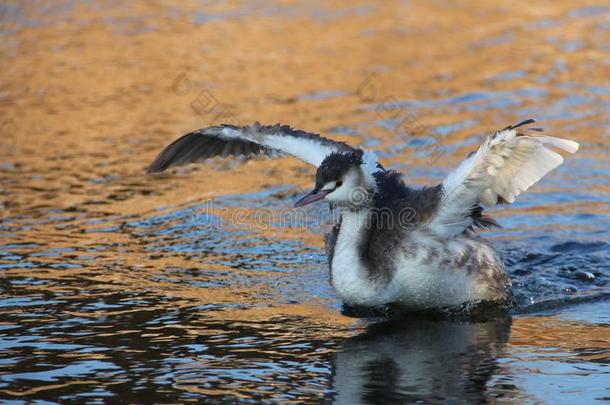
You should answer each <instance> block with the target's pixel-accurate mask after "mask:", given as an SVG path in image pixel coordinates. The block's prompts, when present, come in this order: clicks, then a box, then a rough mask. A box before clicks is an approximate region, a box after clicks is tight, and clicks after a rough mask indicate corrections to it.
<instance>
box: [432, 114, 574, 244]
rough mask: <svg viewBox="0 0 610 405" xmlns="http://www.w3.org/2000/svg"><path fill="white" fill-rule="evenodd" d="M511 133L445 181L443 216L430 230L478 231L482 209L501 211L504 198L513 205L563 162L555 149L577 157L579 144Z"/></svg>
mask: <svg viewBox="0 0 610 405" xmlns="http://www.w3.org/2000/svg"><path fill="white" fill-rule="evenodd" d="M515 128H516V126H515V127H508V128H506V129H504V130H502V131H498V132H496V133H495V134H494V135H492V136H490V137H488V138H487V139H486V140H485V142H484V143H483V144H482V145H481V146H480V147H479V149H478V151H477V152H476V153H475V154H473V155H472V156H470V157H469V158H468V159H466V160H465V161H464V162H462V164H461V165H460V166H459V167H458V168H457V169H455V170H454V171H453V172H451V173H450V174H449V175H448V176H447V178H446V179H445V180H444V181H443V196H442V198H441V201H440V205H439V208H438V213H437V215H435V216H434V217H433V218H432V220H431V221H430V222H429V224H428V227H429V228H430V229H432V230H434V231H435V232H438V233H439V234H444V235H456V234H459V233H462V232H463V231H464V229H466V228H467V227H468V226H470V225H472V223H473V220H472V218H471V216H470V212H471V210H472V207H473V206H474V205H476V204H483V205H486V206H493V205H495V204H496V203H497V202H498V200H499V198H501V199H503V200H504V201H506V202H508V203H512V202H514V201H515V198H516V197H517V196H518V195H519V194H521V193H522V192H524V191H525V190H527V189H528V188H530V187H531V186H532V185H533V184H535V183H536V182H537V181H538V180H540V179H541V178H542V177H544V176H545V175H546V174H547V173H548V172H550V171H551V170H553V169H554V168H556V167H557V166H559V165H560V164H561V163H562V162H563V157H561V155H559V154H558V153H556V152H554V151H552V150H551V149H549V148H548V146H554V147H557V148H560V149H563V150H565V151H566V152H569V153H574V152H576V151H577V150H578V143H576V142H574V141H570V140H567V139H561V138H554V137H551V136H542V135H539V134H536V133H534V131H527V130H526V131H525V134H523V133H517V130H515Z"/></svg>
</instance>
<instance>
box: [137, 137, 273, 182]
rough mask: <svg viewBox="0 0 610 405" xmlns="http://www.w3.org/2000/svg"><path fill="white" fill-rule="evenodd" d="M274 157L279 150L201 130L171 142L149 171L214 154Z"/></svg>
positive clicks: (207, 157)
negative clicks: (204, 132) (226, 138)
mask: <svg viewBox="0 0 610 405" xmlns="http://www.w3.org/2000/svg"><path fill="white" fill-rule="evenodd" d="M261 154H264V155H267V156H270V157H273V156H275V155H277V154H278V151H274V150H273V149H270V148H266V147H264V146H262V145H259V144H257V143H254V142H252V141H249V140H247V139H240V140H230V141H227V140H224V139H222V138H221V137H219V136H206V135H203V134H202V132H201V131H195V132H191V133H190V134H186V135H184V136H182V137H180V138H178V139H176V140H175V141H174V142H172V143H170V144H169V145H168V146H167V147H165V149H163V150H162V151H161V153H159V155H158V156H157V157H156V158H155V160H154V161H153V162H152V163H151V164H150V166H149V167H148V173H156V172H162V171H164V170H166V169H167V168H169V167H170V166H177V165H184V164H187V163H197V162H202V161H204V160H206V159H209V158H212V157H214V156H223V157H226V156H253V155H261Z"/></svg>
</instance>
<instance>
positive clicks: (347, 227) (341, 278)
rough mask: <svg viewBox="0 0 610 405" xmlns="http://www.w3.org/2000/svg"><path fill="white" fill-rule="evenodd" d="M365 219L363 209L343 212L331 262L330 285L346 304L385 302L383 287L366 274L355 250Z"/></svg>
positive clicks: (365, 225) (363, 228)
mask: <svg viewBox="0 0 610 405" xmlns="http://www.w3.org/2000/svg"><path fill="white" fill-rule="evenodd" d="M367 221H368V211H367V210H366V209H363V210H359V211H347V212H345V213H343V215H342V221H341V229H340V231H339V235H338V236H337V243H336V244H335V251H334V255H333V261H332V265H331V273H332V274H331V277H332V286H333V288H334V289H335V290H336V291H337V293H338V294H339V296H341V298H342V299H343V300H344V301H345V302H346V303H348V304H351V305H362V306H379V305H383V304H385V303H387V302H388V301H387V299H388V297H387V291H385V289H380V286H378V285H376V284H375V283H374V282H373V281H371V280H369V279H368V278H367V274H366V270H365V268H364V266H363V264H362V261H361V259H360V254H359V252H358V244H359V241H360V238H361V236H362V233H363V232H364V231H366V229H367Z"/></svg>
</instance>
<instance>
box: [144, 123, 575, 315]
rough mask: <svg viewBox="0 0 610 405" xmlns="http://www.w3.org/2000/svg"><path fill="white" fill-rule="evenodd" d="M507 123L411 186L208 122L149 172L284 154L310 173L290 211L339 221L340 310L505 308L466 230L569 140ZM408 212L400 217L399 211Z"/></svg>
mask: <svg viewBox="0 0 610 405" xmlns="http://www.w3.org/2000/svg"><path fill="white" fill-rule="evenodd" d="M533 122H535V121H534V120H527V121H523V122H521V123H519V124H517V125H512V126H508V127H506V128H504V129H502V130H500V131H497V132H496V133H494V134H493V135H491V136H489V137H487V139H486V140H485V142H484V143H483V144H482V145H481V146H480V147H479V149H478V150H477V151H476V152H473V153H471V154H470V155H469V156H468V158H467V159H466V160H465V161H463V162H462V163H461V164H460V165H459V166H458V167H457V168H456V169H455V170H453V171H452V172H451V173H449V175H448V176H447V177H446V178H445V180H443V182H442V183H441V184H438V185H436V186H431V187H423V188H412V187H409V186H407V185H405V183H404V182H403V180H402V177H401V175H400V174H399V173H398V172H396V171H394V170H386V169H384V168H383V166H382V165H381V164H380V163H379V162H378V161H377V158H376V157H375V155H374V153H372V152H370V151H364V150H361V149H358V148H354V147H351V146H349V145H347V144H345V143H343V142H335V141H332V140H330V139H327V138H323V137H321V136H319V135H316V134H312V133H308V132H305V131H300V130H295V129H292V128H290V127H289V126H285V125H279V124H278V125H273V126H262V125H260V124H258V123H257V124H254V125H251V126H245V127H238V126H233V125H220V126H213V127H209V128H205V129H200V130H198V131H195V132H192V133H189V134H187V135H184V136H183V137H181V138H179V139H177V140H176V141H174V142H173V143H171V144H170V145H168V146H167V147H166V148H165V149H164V150H163V151H162V152H161V153H160V154H159V156H158V157H157V158H156V159H155V160H154V161H153V162H152V163H151V165H150V167H149V168H148V171H149V172H160V171H163V170H165V169H167V168H168V167H170V166H173V165H179V164H186V163H191V162H201V161H203V160H205V159H207V158H211V157H214V156H240V155H243V156H251V155H256V154H265V155H268V156H276V155H283V154H288V155H292V156H295V157H297V158H299V159H301V160H303V161H305V162H307V163H310V164H312V165H314V166H316V167H317V173H316V179H315V187H314V189H313V190H312V191H311V192H310V193H309V194H307V195H306V196H305V197H303V198H302V199H300V200H299V201H297V202H296V204H295V206H297V207H298V206H303V205H306V204H310V203H313V202H316V201H324V202H328V203H331V204H333V205H334V206H337V207H340V209H341V218H340V221H339V222H338V223H337V224H336V225H335V226H334V228H333V229H332V231H331V232H330V233H329V234H327V235H326V238H325V242H326V252H327V255H328V263H329V267H330V281H331V284H332V286H333V287H334V289H335V290H336V292H337V293H338V294H339V296H340V297H341V298H342V299H343V300H344V302H345V303H346V304H348V305H352V306H364V307H378V306H382V305H386V304H393V305H397V306H399V307H402V308H405V309H409V310H420V309H430V308H441V307H453V306H458V305H461V304H466V303H471V302H481V301H487V302H497V303H503V302H506V301H507V300H508V299H509V298H510V296H511V288H510V280H509V278H508V276H507V275H506V273H505V272H504V267H503V264H502V262H501V260H500V259H499V258H498V256H497V255H496V253H495V251H494V249H493V247H492V246H491V244H490V243H489V242H488V241H486V240H484V239H482V238H481V237H479V236H478V235H476V233H475V232H474V230H475V229H476V228H489V227H493V226H497V224H496V222H495V221H494V220H493V219H491V218H490V217H488V216H485V215H483V208H482V206H483V205H485V206H493V205H496V204H500V203H512V202H513V201H515V198H516V197H517V196H518V195H519V194H520V193H521V192H523V191H525V190H527V189H528V188H529V187H530V186H532V185H533V184H534V183H536V182H537V181H538V180H540V179H541V178H542V177H543V176H544V175H545V174H547V173H548V172H549V171H551V170H552V169H554V168H556V167H557V166H559V165H560V164H561V163H562V162H563V158H562V157H561V155H559V154H558V153H556V152H554V151H552V150H551V149H550V148H549V146H551V147H557V148H561V149H563V150H565V151H567V152H569V153H574V152H576V151H577V150H578V144H577V143H576V142H573V141H570V140H565V139H560V138H554V137H550V136H545V135H543V134H541V133H540V130H539V129H538V128H528V127H527V126H528V125H529V124H531V123H533ZM405 213H408V215H405Z"/></svg>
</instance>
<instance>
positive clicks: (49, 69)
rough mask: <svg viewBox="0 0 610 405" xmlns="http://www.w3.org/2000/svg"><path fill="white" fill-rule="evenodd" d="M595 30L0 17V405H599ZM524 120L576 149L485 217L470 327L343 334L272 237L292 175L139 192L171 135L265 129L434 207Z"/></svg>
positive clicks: (411, 10)
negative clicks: (479, 315)
mask: <svg viewBox="0 0 610 405" xmlns="http://www.w3.org/2000/svg"><path fill="white" fill-rule="evenodd" d="M609 17H610V9H609V8H608V7H607V6H605V5H603V4H601V3H596V2H595V1H591V2H589V1H584V2H582V3H581V4H580V5H578V6H577V5H574V4H573V3H572V2H568V1H557V2H553V3H548V4H538V5H536V7H533V6H532V5H531V4H530V3H528V2H522V4H511V5H510V6H508V5H506V6H502V5H498V4H497V3H496V2H486V1H484V2H478V3H477V5H476V6H473V5H472V4H470V3H468V4H466V3H464V4H461V3H453V2H434V3H430V2H400V3H386V2H378V3H373V4H371V3H366V4H365V3H357V2H356V3H354V2H329V3H327V2H300V3H299V2H297V3H283V2H278V3H269V2H264V3H263V2H229V3H225V4H222V5H218V4H214V3H208V2H199V1H185V2H180V3H175V4H172V3H170V2H165V1H160V2H146V1H134V2H129V3H128V4H127V5H125V4H119V3H116V2H112V1H100V2H89V1H76V0H72V1H67V0H66V1H52V2H51V1H8V2H4V3H3V4H2V5H0V36H1V38H2V41H0V55H1V57H0V71H1V72H2V73H1V74H0V132H1V137H0V157H1V161H0V207H1V209H2V217H1V222H0V272H1V273H2V277H1V278H0V397H1V398H2V399H3V400H13V401H21V402H29V401H35V400H39V401H42V400H46V401H51V402H57V403H64V402H82V401H86V402H91V403H100V402H107V401H116V400H118V399H119V398H120V399H121V400H122V401H124V402H151V401H154V402H186V401H201V400H202V399H208V400H210V399H214V400H218V401H221V400H228V401H242V402H259V401H275V402H281V403H289V402H295V403H302V402H314V403H316V402H325V403H332V402H336V403H349V404H352V403H383V402H401V401H402V402H412V401H417V400H421V401H425V402H427V403H429V402H443V401H450V402H462V401H470V402H482V401H487V402H504V401H506V402H525V403H541V402H548V403H592V402H596V401H600V402H601V401H607V400H609V399H610V374H609V372H610V369H609V368H608V364H610V362H609V359H610V345H609V344H608V341H609V340H610V332H609V329H608V326H609V324H610V315H609V314H610V306H609V302H610V289H609V288H608V277H609V273H608V263H609V259H610V245H609V244H610V237H609V236H610V233H609V231H608V229H609V228H610V220H609V218H610V217H609V215H608V214H609V212H610V210H609V202H610V197H609V195H610V194H609V191H610V181H609V180H608V179H609V176H610V165H609V160H608V153H609V151H610V140H609V136H610V132H609V129H608V128H609V122H610V121H609V120H610V115H609V113H608V111H610V82H609V80H608V78H609V77H610V48H609V47H608V44H610V27H609V26H608V23H607V21H608V19H609ZM530 117H535V118H537V119H539V120H540V125H541V126H544V128H545V129H546V130H547V131H548V133H549V134H553V135H557V136H561V137H565V138H570V139H574V140H577V141H578V142H579V143H580V144H581V150H580V151H579V152H578V154H576V155H575V156H571V157H570V158H569V159H566V162H565V164H564V165H563V166H561V167H560V168H559V169H558V170H556V171H554V172H553V173H551V174H550V175H549V176H547V177H546V178H545V179H544V181H542V182H541V183H539V184H538V185H536V186H535V187H534V188H532V189H531V190H530V191H528V192H527V193H526V194H524V195H522V196H521V198H520V199H519V201H518V202H516V203H515V204H513V205H511V206H509V207H501V208H499V209H497V210H493V212H492V214H493V216H495V217H496V218H497V219H498V221H499V222H500V223H501V224H502V225H503V228H502V229H500V230H495V231H493V232H487V233H486V235H485V236H486V237H489V238H491V239H493V240H494V243H495V244H496V246H497V247H498V250H499V252H500V254H501V255H502V256H503V258H504V259H505V261H506V263H507V270H508V272H509V273H510V275H511V278H512V279H513V283H514V291H515V296H516V298H517V302H518V306H517V307H516V308H515V310H514V312H513V313H512V314H511V316H500V317H497V318H493V319H489V320H487V321H484V322H483V321H477V322H469V321H465V320H438V319H426V318H422V317H409V318H406V319H401V320H398V321H386V320H383V319H357V318H353V317H348V316H345V315H343V314H342V312H341V302H340V300H339V299H338V298H337V296H336V295H335V294H334V292H333V291H332V289H331V288H330V287H329V285H328V279H327V270H326V261H325V257H324V253H323V247H322V233H323V232H324V230H325V229H327V227H328V221H329V220H330V219H331V218H330V214H329V213H328V212H325V211H323V210H322V208H320V207H319V208H314V209H312V210H311V211H308V215H307V216H305V217H301V218H298V220H297V221H287V220H286V217H285V215H286V214H287V213H288V214H289V213H290V212H291V209H290V207H291V206H292V204H293V203H294V201H295V200H296V198H297V197H298V196H299V195H301V194H302V192H303V191H304V190H306V189H307V187H309V186H310V185H311V183H312V178H313V170H312V168H310V167H306V166H305V165H303V164H301V163H299V162H297V161H294V160H290V159H278V160H253V161H249V162H235V161H233V162H226V161H212V162H210V163H207V164H203V165H192V166H187V167H182V168H178V169H175V170H173V171H171V172H169V173H167V174H162V175H158V176H146V175H145V174H144V168H145V167H146V165H147V164H148V163H149V162H150V160H151V159H152V158H153V157H154V156H155V154H156V153H157V152H158V151H159V150H160V149H161V148H162V147H163V146H165V145H166V144H167V143H168V142H169V141H171V140H172V139H174V138H175V137H177V136H179V135H181V134H183V133H186V132H188V131H191V130H193V129H197V128H200V127H204V126H208V125H213V124H217V123H221V122H226V123H233V124H248V123H251V122H254V121H261V122H264V123H275V122H278V121H279V122H282V123H287V124H290V125H292V126H294V127H297V128H302V129H305V130H309V131H314V132H320V133H323V134H327V135H328V136H331V137H333V138H335V139H340V140H343V141H346V142H350V143H352V144H354V145H361V146H365V147H368V148H371V149H374V150H376V151H378V153H379V155H380V156H381V158H382V162H383V163H384V164H385V165H386V166H388V167H392V168H395V169H398V170H401V171H403V172H404V173H405V178H406V180H407V182H409V183H410V184H414V185H423V184H435V183H437V182H439V181H441V180H442V178H443V177H444V176H445V175H446V173H447V172H448V171H449V170H450V169H451V168H452V167H455V166H456V165H457V164H459V162H460V161H461V159H463V158H464V157H465V156H466V154H467V153H468V152H469V151H471V150H473V149H474V148H476V146H477V145H478V144H479V143H480V142H481V140H482V139H484V136H485V134H489V133H490V132H492V131H494V130H495V129H498V128H500V127H503V126H505V125H508V124H511V123H515V122H518V121H520V120H522V119H526V118H530ZM236 218H237V219H238V220H236ZM288 218H290V216H289V217H288Z"/></svg>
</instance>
